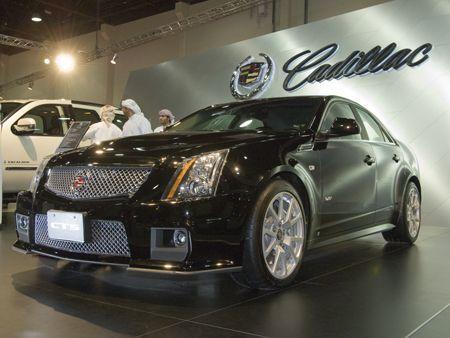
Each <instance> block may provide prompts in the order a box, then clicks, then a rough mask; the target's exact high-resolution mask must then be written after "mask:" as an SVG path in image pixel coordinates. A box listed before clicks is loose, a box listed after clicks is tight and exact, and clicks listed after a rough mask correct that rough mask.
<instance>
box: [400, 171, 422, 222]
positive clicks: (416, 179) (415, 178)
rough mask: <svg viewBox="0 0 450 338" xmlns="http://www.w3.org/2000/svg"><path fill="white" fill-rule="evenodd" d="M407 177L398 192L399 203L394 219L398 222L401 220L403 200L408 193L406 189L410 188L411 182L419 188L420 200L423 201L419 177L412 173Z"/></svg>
mask: <svg viewBox="0 0 450 338" xmlns="http://www.w3.org/2000/svg"><path fill="white" fill-rule="evenodd" d="M405 174H406V173H405ZM405 176H406V179H405V180H404V181H403V184H402V185H401V186H400V189H398V191H397V196H396V200H397V201H398V202H397V203H396V208H395V217H394V219H395V220H396V221H398V220H399V218H400V216H401V214H402V212H401V211H402V209H403V200H404V196H405V192H406V187H407V186H408V183H409V182H413V183H414V184H415V185H416V186H417V188H418V189H419V194H420V198H421V199H422V186H421V184H420V180H419V177H418V176H417V175H415V174H414V173H411V172H410V173H408V174H407V175H405Z"/></svg>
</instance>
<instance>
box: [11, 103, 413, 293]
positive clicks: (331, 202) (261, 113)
mask: <svg viewBox="0 0 450 338" xmlns="http://www.w3.org/2000/svg"><path fill="white" fill-rule="evenodd" d="M420 210H421V186H420V181H419V170H418V164H417V160H416V158H415V157H414V155H413V153H412V152H411V151H410V150H409V149H408V148H407V147H406V146H405V145H404V144H402V143H401V142H399V141H398V140H396V139H395V138H394V137H393V136H392V135H391V133H390V132H389V131H388V130H387V129H386V128H385V127H384V126H383V125H382V124H381V123H380V121H379V120H378V119H376V118H375V117H374V116H373V115H372V114H371V113H369V112H368V111H367V110H366V109H365V108H363V107H362V106H360V105H359V104H357V103H355V102H352V101H349V100H347V99H344V98H341V97H336V96H309V97H290V98H273V99H261V100H254V101H246V102H240V103H230V104H221V105H214V106H211V107H207V108H205V109H202V110H200V111H198V112H196V113H193V114H192V115H189V116H188V117H186V118H184V119H182V120H181V121H179V122H178V123H176V124H175V125H174V126H172V127H171V128H169V129H168V130H167V132H166V133H163V134H154V135H146V136H139V137H130V138H124V139H119V140H114V141H108V142H104V143H101V144H99V145H93V146H90V147H87V148H82V149H77V150H73V151H69V152H66V153H63V154H57V155H54V156H53V157H52V158H51V159H50V160H49V161H47V163H43V164H42V165H41V167H40V168H39V170H38V172H37V173H36V176H35V178H34V180H33V182H32V185H31V188H30V191H27V192H22V193H20V194H19V196H18V203H17V211H16V227H17V235H18V240H17V242H16V243H15V244H14V248H15V249H16V250H19V251H22V252H25V253H35V254H39V255H45V256H51V257H55V258H60V259H66V260H75V261H83V262H92V263H102V264H118V265H123V266H126V267H127V268H128V269H143V270H148V271H156V272H165V273H174V274H193V273H200V272H208V271H229V272H232V273H233V276H234V278H236V279H237V280H238V281H239V282H241V283H245V284H247V285H249V286H251V287H254V288H273V287H279V286H283V285H287V284H288V283H290V282H291V281H292V280H293V279H294V278H295V276H296V274H297V272H298V271H299V269H300V265H301V262H302V257H303V255H304V253H305V250H309V249H311V248H316V247H319V246H323V245H327V244H331V243H336V242H339V241H343V240H348V239H352V238H356V237H361V236H365V235H369V234H373V233H377V232H381V233H382V235H383V237H384V238H385V239H386V240H388V241H395V242H405V243H409V244H411V243H413V242H414V241H415V240H416V239H417V236H418V234H419V227H420V216H421V215H420Z"/></svg>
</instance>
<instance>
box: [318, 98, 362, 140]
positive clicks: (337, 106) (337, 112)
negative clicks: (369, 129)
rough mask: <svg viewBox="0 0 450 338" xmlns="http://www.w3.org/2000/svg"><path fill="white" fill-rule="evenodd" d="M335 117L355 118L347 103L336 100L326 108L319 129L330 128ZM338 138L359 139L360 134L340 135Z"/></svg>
mask: <svg viewBox="0 0 450 338" xmlns="http://www.w3.org/2000/svg"><path fill="white" fill-rule="evenodd" d="M337 118H345V119H353V120H354V119H355V115H354V114H353V111H352V109H351V108H350V106H349V105H348V104H347V103H344V102H336V103H332V104H331V106H330V107H329V108H328V112H327V113H326V116H325V119H324V120H323V122H322V127H321V128H320V131H322V132H326V131H328V130H330V128H331V126H332V125H333V122H334V121H335V120H336V119H337ZM339 138H340V139H350V140H360V139H361V134H357V135H346V136H340V137H339Z"/></svg>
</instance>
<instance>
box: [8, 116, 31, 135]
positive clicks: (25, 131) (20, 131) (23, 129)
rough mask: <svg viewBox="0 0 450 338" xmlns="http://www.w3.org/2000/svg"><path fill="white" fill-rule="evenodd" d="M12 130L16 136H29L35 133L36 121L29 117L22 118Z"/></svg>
mask: <svg viewBox="0 0 450 338" xmlns="http://www.w3.org/2000/svg"><path fill="white" fill-rule="evenodd" d="M13 128H14V131H15V133H16V134H17V135H31V134H33V133H34V132H35V131H36V121H35V120H34V119H32V118H31V117H24V118H22V119H20V120H19V121H17V123H16V124H15V125H13Z"/></svg>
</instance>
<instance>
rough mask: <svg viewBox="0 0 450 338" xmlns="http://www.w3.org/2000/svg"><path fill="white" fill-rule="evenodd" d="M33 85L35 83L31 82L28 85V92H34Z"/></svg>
mask: <svg viewBox="0 0 450 338" xmlns="http://www.w3.org/2000/svg"><path fill="white" fill-rule="evenodd" d="M33 85H34V83H33V81H31V82H30V83H29V84H28V90H33Z"/></svg>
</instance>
